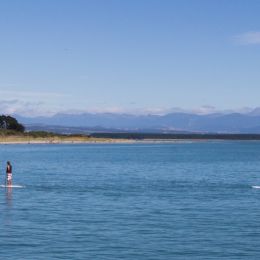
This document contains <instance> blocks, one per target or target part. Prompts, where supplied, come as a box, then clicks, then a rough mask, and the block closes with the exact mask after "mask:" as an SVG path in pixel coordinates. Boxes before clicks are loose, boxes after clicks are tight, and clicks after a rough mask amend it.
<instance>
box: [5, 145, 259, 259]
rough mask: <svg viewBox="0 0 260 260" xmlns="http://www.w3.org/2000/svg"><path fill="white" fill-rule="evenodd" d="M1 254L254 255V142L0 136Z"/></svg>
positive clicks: (48, 256)
mask: <svg viewBox="0 0 260 260" xmlns="http://www.w3.org/2000/svg"><path fill="white" fill-rule="evenodd" d="M7 160H11V162H12V163H13V168H14V184H17V185H22V186H25V187H24V188H13V189H11V190H8V189H5V188H1V190H0V223H1V225H0V255H1V257H0V258H1V259H26V260H27V259H28V260H30V259H33V260H34V259H101V260H102V259H111V260H112V259H113V260H114V259H154V260H162V259H165V260H166V259H167V260H169V259H259V257H260V206H259V203H260V189H254V188H252V186H253V185H255V186H260V142H201V143H198V142H196V143H175V144H126V145H123V144H103V145H101V144H93V145H91V144H87V145H1V146H0V165H1V167H2V169H3V170H2V173H3V174H2V178H1V180H2V183H3V182H4V168H5V162H6V161H7Z"/></svg>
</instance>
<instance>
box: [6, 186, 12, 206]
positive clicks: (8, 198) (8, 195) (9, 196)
mask: <svg viewBox="0 0 260 260" xmlns="http://www.w3.org/2000/svg"><path fill="white" fill-rule="evenodd" d="M5 198H6V205H7V206H9V207H11V206H12V187H7V188H6V193H5Z"/></svg>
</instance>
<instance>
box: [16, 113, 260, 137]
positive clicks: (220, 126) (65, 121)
mask: <svg viewBox="0 0 260 260" xmlns="http://www.w3.org/2000/svg"><path fill="white" fill-rule="evenodd" d="M258 112H259V111H254V113H250V114H239V113H231V114H209V115H196V114H188V113H171V114H167V115H163V116H159V115H130V114H113V113H99V114H91V113H84V114H74V115H71V114H56V115H54V116H52V117H34V118H29V117H22V116H19V115H15V117H16V118H17V119H18V120H19V122H21V123H23V124H25V125H26V126H27V127H29V128H30V127H40V128H41V130H45V129H44V128H50V127H54V126H55V127H56V128H59V127H66V128H68V129H70V130H68V129H67V130H68V131H71V128H81V130H83V131H88V130H90V131H92V130H93V129H96V130H97V129H99V130H101V131H103V130H104V131H107V130H109V131H111V132H113V130H116V131H135V132H138V131H148V132H205V133H260V114H259V113H258ZM74 130H76V129H74ZM78 130H79V129H78Z"/></svg>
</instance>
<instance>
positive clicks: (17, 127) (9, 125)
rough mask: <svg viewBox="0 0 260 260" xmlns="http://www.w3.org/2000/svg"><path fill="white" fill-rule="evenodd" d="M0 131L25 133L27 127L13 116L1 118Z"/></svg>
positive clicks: (2, 116)
mask: <svg viewBox="0 0 260 260" xmlns="http://www.w3.org/2000/svg"><path fill="white" fill-rule="evenodd" d="M0 129H2V130H11V131H17V132H22V133H23V132H24V130H25V127H24V126H23V125H22V124H20V123H19V122H18V121H17V120H16V119H15V118H14V117H12V116H5V115H1V116H0Z"/></svg>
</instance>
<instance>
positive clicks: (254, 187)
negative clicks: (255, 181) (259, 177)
mask: <svg viewBox="0 0 260 260" xmlns="http://www.w3.org/2000/svg"><path fill="white" fill-rule="evenodd" d="M252 188H253V189H260V186H252Z"/></svg>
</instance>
